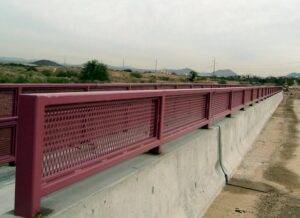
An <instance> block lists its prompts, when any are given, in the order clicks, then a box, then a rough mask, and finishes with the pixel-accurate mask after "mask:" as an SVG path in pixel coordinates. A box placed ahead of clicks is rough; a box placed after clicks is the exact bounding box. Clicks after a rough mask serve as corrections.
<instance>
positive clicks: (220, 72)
mask: <svg viewBox="0 0 300 218" xmlns="http://www.w3.org/2000/svg"><path fill="white" fill-rule="evenodd" d="M212 75H213V73H199V76H205V77H209V76H212ZM237 75H238V74H237V73H235V72H234V71H232V70H230V69H224V70H217V71H216V72H215V76H217V77H230V76H237Z"/></svg>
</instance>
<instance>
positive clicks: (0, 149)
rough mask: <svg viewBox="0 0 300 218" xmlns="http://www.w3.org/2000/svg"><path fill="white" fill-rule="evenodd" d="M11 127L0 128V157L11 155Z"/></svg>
mask: <svg viewBox="0 0 300 218" xmlns="http://www.w3.org/2000/svg"><path fill="white" fill-rule="evenodd" d="M12 137H13V127H0V157H1V158H3V157H5V156H9V155H12V146H11V144H12V143H13V142H12Z"/></svg>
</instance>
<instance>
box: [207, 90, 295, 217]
mask: <svg viewBox="0 0 300 218" xmlns="http://www.w3.org/2000/svg"><path fill="white" fill-rule="evenodd" d="M299 121H300V89H294V90H293V91H290V93H288V94H285V96H284V100H283V101H282V103H281V104H280V106H279V107H278V109H277V110H276V112H275V113H274V114H273V116H272V117H271V119H270V120H269V121H268V123H267V124H266V126H265V128H264V129H263V131H262V132H261V134H260V135H259V137H258V138H257V140H256V142H255V143H254V145H253V148H252V149H251V151H250V152H249V153H248V154H247V155H246V157H245V159H244V161H243V162H242V164H241V165H240V166H239V168H238V169H237V171H236V172H235V174H234V176H233V177H232V179H231V180H230V181H229V184H228V185H226V186H225V188H224V189H223V191H222V192H221V193H220V194H219V196H218V197H217V198H216V199H215V201H214V202H213V204H212V205H211V206H210V208H209V209H208V211H207V212H206V214H205V215H204V217H205V218H219V217H220V218H221V217H222V218H226V217H230V218H231V217H233V218H234V217H243V218H244V217H247V218H248V217H249V218H250V217H251V218H252V217H266V218H268V217H272V218H273V217H279V218H289V217H292V218H293V217H295V218H296V217H297V218H299V217H300V134H299V133H300V122H299Z"/></svg>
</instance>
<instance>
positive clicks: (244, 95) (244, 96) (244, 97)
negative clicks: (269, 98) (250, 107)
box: [240, 90, 246, 111]
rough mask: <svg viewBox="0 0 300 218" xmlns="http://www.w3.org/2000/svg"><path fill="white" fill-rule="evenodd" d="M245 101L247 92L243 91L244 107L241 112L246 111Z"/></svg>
mask: <svg viewBox="0 0 300 218" xmlns="http://www.w3.org/2000/svg"><path fill="white" fill-rule="evenodd" d="M245 100H246V91H245V90H243V100H242V105H243V107H242V108H241V109H240V110H241V111H244V110H245V106H246V105H245Z"/></svg>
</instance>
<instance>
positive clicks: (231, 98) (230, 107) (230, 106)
mask: <svg viewBox="0 0 300 218" xmlns="http://www.w3.org/2000/svg"><path fill="white" fill-rule="evenodd" d="M232 100H233V91H230V93H229V108H228V109H229V110H230V114H228V115H227V116H226V117H231V112H232Z"/></svg>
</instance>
